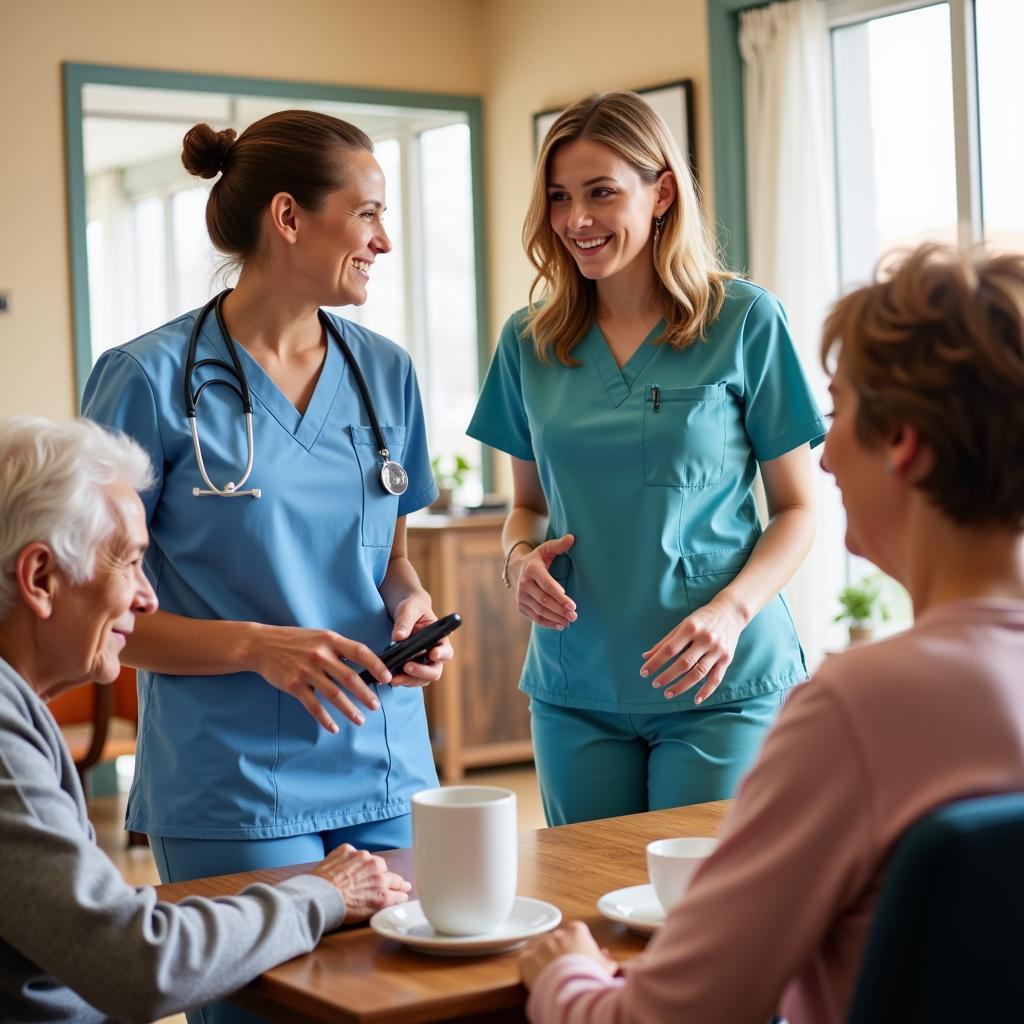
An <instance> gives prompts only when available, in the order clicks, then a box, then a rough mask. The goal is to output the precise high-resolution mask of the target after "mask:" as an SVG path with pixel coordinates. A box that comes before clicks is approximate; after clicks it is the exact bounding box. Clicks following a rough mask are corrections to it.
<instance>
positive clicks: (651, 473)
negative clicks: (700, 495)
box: [643, 381, 727, 489]
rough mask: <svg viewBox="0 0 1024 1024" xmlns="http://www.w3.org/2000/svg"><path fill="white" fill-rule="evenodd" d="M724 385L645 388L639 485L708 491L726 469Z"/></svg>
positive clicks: (654, 385) (655, 385)
mask: <svg viewBox="0 0 1024 1024" xmlns="http://www.w3.org/2000/svg"><path fill="white" fill-rule="evenodd" d="M726 401H727V394H726V390H725V383H724V381H723V382H722V383H719V384H707V385H702V386H701V387H694V388H662V387H659V386H658V385H657V384H648V385H647V388H646V389H645V392H644V430H643V443H644V482H645V483H646V484H647V485H648V486H650V487H686V488H691V489H696V488H701V487H711V486H712V485H713V484H716V483H718V481H719V480H720V479H721V478H722V471H723V468H724V466H725V434H726V431H725V413H726Z"/></svg>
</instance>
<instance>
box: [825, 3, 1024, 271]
mask: <svg viewBox="0 0 1024 1024" xmlns="http://www.w3.org/2000/svg"><path fill="white" fill-rule="evenodd" d="M894 7H896V8H899V10H897V11H896V13H890V12H891V11H892V9H893V8H894ZM829 11H830V17H831V22H832V33H831V34H832V61H833V86H834V88H833V100H834V110H835V128H836V131H835V136H836V138H835V144H836V183H837V197H838V217H839V239H840V243H839V244H840V273H841V278H842V283H843V286H844V289H845V288H846V287H848V286H850V285H852V284H853V283H855V282H858V281H864V280H866V279H867V278H868V277H869V276H870V274H871V269H872V267H873V266H874V263H875V262H876V260H877V259H878V257H879V256H881V255H882V254H883V253H885V252H887V251H889V250H890V249H892V248H894V247H895V246H900V245H912V244H914V243H917V242H920V241H923V240H925V239H937V240H941V241H956V240H958V239H959V240H960V241H961V242H970V241H973V240H984V241H986V242H987V243H990V244H992V245H996V246H1009V247H1013V248H1022V247H1024V190H1022V189H1021V188H1020V185H1019V178H1020V167H1021V166H1022V162H1024V134H1022V133H1021V131H1020V114H1019V110H1018V107H1019V97H1020V95H1021V92H1022V90H1024V64H1022V62H1021V61H1020V58H1019V55H1018V52H1017V51H1018V49H1019V45H1018V44H1019V41H1020V39H1021V37H1022V34H1024V4H1022V3H1020V0H948V2H945V0H944V2H941V3H936V2H934V0H928V2H926V0H917V2H913V0H904V2H902V3H893V2H891V0H888V2H885V3H880V2H879V0H829Z"/></svg>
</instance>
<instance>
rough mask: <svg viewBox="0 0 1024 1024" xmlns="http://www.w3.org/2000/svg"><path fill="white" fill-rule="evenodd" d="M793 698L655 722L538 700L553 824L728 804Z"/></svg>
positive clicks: (537, 727)
mask: <svg viewBox="0 0 1024 1024" xmlns="http://www.w3.org/2000/svg"><path fill="white" fill-rule="evenodd" d="M786 693H787V691H786V690H781V691H775V692H773V693H767V694H763V695H761V696H757V697H746V698H744V699H743V700H736V701H731V702H728V703H725V704H714V705H712V706H710V707H708V708H699V709H698V708H690V709H687V710H686V711H679V712H676V713H673V712H662V713H660V714H653V715H640V714H630V713H624V712H609V711H591V710H588V709H586V708H568V707H562V706H561V705H558V704H551V703H548V702H547V701H542V700H538V699H537V698H536V697H534V698H532V700H531V701H530V714H531V728H532V731H533V751H534V757H535V758H536V762H537V780H538V782H539V783H540V793H541V800H542V801H543V804H544V816H545V817H546V818H547V822H548V824H549V825H569V824H572V823H573V822H577V821H594V820H596V819H598V818H612V817H615V816H617V815H620V814H638V813H640V812H641V811H658V810H663V809H665V808H667V807H681V806H683V805H685V804H699V803H704V802H705V801H708V800H724V799H726V798H727V797H731V796H732V795H733V794H734V792H735V791H736V787H737V785H738V784H739V781H740V779H741V778H742V776H743V774H744V772H746V770H747V769H748V768H749V767H750V766H751V765H752V764H753V763H754V760H755V759H756V758H757V755H758V752H759V751H760V749H761V743H762V741H763V740H764V737H765V733H767V731H768V729H769V728H770V727H771V725H772V723H773V722H774V721H775V718H776V716H777V715H778V712H779V709H780V708H781V707H782V703H783V701H784V700H785V698H786Z"/></svg>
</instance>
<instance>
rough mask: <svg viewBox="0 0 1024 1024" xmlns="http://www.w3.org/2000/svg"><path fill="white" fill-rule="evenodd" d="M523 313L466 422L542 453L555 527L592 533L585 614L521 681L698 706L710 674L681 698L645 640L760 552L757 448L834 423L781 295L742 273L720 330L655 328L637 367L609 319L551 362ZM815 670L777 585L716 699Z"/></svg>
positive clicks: (645, 702)
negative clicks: (695, 338)
mask: <svg viewBox="0 0 1024 1024" xmlns="http://www.w3.org/2000/svg"><path fill="white" fill-rule="evenodd" d="M524 323H525V310H520V312H519V313H517V314H515V315H514V316H513V317H511V318H510V319H509V321H508V322H507V323H506V324H505V327H504V329H503V330H502V333H501V339H500V340H499V342H498V348H497V350H496V352H495V355H494V359H493V361H492V362H491V367H490V370H489V371H488V373H487V379H486V381H485V383H484V387H483V391H482V393H481V395H480V400H479V403H478V405H477V408H476V412H475V413H474V415H473V420H472V422H471V423H470V426H469V430H468V433H469V434H470V435H471V436H472V437H475V438H477V439H478V440H480V441H483V442H484V443H485V444H489V445H491V446H492V447H494V448H498V449H500V450H502V451H505V452H508V453H509V454H511V455H514V456H515V457H516V458H519V459H527V460H531V461H536V463H537V470H538V473H539V475H540V480H541V484H542V486H543V488H544V494H545V496H546V498H547V502H548V508H549V510H550V523H549V526H548V537H549V538H550V537H559V536H561V535H562V534H565V533H572V534H574V535H575V537H576V541H575V544H574V545H573V547H572V548H571V549H570V550H569V552H568V553H567V554H566V555H562V556H559V557H558V558H556V559H555V560H554V561H553V562H552V565H551V574H552V575H553V576H554V577H555V578H556V579H557V580H559V582H560V583H562V585H563V586H564V587H565V589H566V591H567V592H568V594H569V596H570V597H572V598H573V600H574V601H575V602H576V610H577V613H578V616H579V617H578V619H577V621H576V622H574V623H572V624H571V625H569V626H568V628H566V629H565V630H564V631H561V632H559V631H557V630H552V629H546V628H543V627H540V626H537V625H534V626H533V629H532V633H531V637H530V646H529V650H528V653H527V657H526V663H525V665H524V668H523V674H522V680H521V683H520V689H522V690H524V691H525V692H526V693H528V694H530V695H532V696H534V697H537V698H539V699H541V700H545V701H550V702H551V703H554V704H561V705H564V706H568V707H578V708H590V709H595V710H604V711H621V712H642V713H652V712H662V711H664V712H669V711H683V710H687V709H692V708H693V707H694V704H693V698H694V696H695V694H696V688H695V689H693V690H691V691H689V692H687V693H686V694H683V695H681V696H679V697H676V698H675V699H673V700H667V699H666V698H665V696H664V691H663V690H655V689H654V688H653V687H652V686H651V684H650V680H649V679H642V678H641V677H640V674H639V673H640V666H641V664H642V662H643V659H642V657H641V652H643V651H645V650H647V649H648V648H650V647H652V646H653V645H654V644H655V643H657V642H658V641H659V640H660V639H661V638H662V637H664V636H665V635H666V634H667V633H668V632H669V631H670V630H672V629H673V628H674V627H675V626H677V625H678V624H679V623H680V622H681V621H682V620H683V619H684V618H686V616H687V615H689V614H690V613H691V612H693V611H695V610H696V609H698V608H700V607H702V606H703V605H705V604H707V603H708V602H709V601H710V600H711V599H712V598H713V597H715V595H716V594H718V592H719V591H720V590H722V588H723V587H725V585H726V584H728V583H729V582H730V581H731V580H732V579H733V578H734V577H735V576H736V575H737V573H738V572H739V571H740V570H741V569H742V568H743V566H744V565H745V564H746V561H747V559H748V558H749V556H750V552H751V550H752V548H753V546H754V544H755V543H756V542H757V539H758V537H759V536H760V535H761V532H762V531H761V525H760V521H759V519H758V514H757V508H756V505H755V501H754V492H753V484H754V478H755V474H756V471H757V463H758V462H765V461H768V460H770V459H774V458H777V457H778V456H780V455H783V454H785V453H786V452H788V451H791V450H792V449H794V448H797V447H799V446H800V445H803V444H806V443H807V442H810V443H811V444H812V445H817V444H819V443H820V442H821V441H822V439H823V438H824V436H825V431H826V426H825V422H824V421H823V420H822V418H821V415H820V413H819V411H818V408H817V405H816V403H815V401H814V398H813V396H812V394H811V390H810V388H809V386H808V384H807V381H806V379H805V377H804V374H803V371H802V369H801V367H800V361H799V359H798V357H797V354H796V351H795V349H794V347H793V342H792V339H791V337H790V335H789V329H788V326H787V323H786V316H785V313H784V312H783V309H782V306H781V305H780V303H779V301H778V299H776V298H775V296H773V295H772V294H771V293H769V292H766V291H765V290H764V289H763V288H759V287H757V286H756V285H753V284H750V283H749V282H747V281H741V280H732V281H729V282H728V283H727V284H726V294H725V303H724V305H723V307H722V310H721V312H720V313H719V315H718V317H717V319H716V320H715V322H714V323H713V324H712V325H711V327H710V328H709V329H708V332H707V338H706V340H705V341H702V342H697V343H695V344H692V345H690V346H689V347H687V348H685V349H683V350H682V351H679V350H676V349H674V348H672V347H671V346H669V345H659V344H656V338H657V336H658V335H659V334H660V333H661V331H662V329H663V325H661V324H659V325H658V327H656V328H655V329H654V331H653V332H652V333H651V335H650V336H649V337H648V338H647V339H646V340H645V341H644V342H643V344H642V345H641V346H640V348H639V349H637V351H636V353H635V354H634V355H633V356H632V358H631V359H630V360H629V362H627V363H626V365H625V366H623V367H622V368H621V369H620V368H619V366H618V365H617V364H616V362H615V359H614V357H613V356H612V353H611V350H610V349H609V347H608V345H607V343H606V341H605V339H604V336H603V335H602V334H601V331H600V328H599V327H598V326H597V324H596V323H595V324H594V325H592V326H591V328H590V330H589V331H588V332H587V334H586V336H585V337H584V338H583V339H582V341H580V343H579V344H578V345H577V346H576V347H575V348H574V349H573V351H572V355H573V357H574V358H575V359H577V360H578V361H579V362H580V363H581V364H582V365H580V366H576V367H568V366H564V365H563V364H562V363H560V362H558V361H557V359H555V357H554V356H551V357H550V361H549V362H547V363H542V362H541V361H540V360H539V359H538V358H537V355H536V352H535V349H534V345H533V339H532V338H531V337H530V336H529V335H526V334H525V333H524V331H525V329H524ZM655 388H657V389H658V407H657V408H655V402H654V389H655ZM806 677H807V670H806V665H805V663H804V657H803V651H802V650H801V648H800V643H799V640H798V639H797V636H796V631H795V629H794V627H793V620H792V618H791V616H790V614H789V609H788V607H787V605H786V602H785V599H784V598H783V597H782V596H781V595H779V596H777V597H775V598H773V599H772V600H771V601H769V602H768V604H767V605H766V606H765V608H764V609H762V611H761V612H760V613H759V614H758V615H757V616H755V617H754V619H752V620H751V622H750V623H749V624H748V626H747V627H746V629H745V630H744V631H743V633H742V634H741V635H740V639H739V643H738V645H737V648H736V654H735V658H734V660H733V662H732V664H731V665H730V666H729V668H728V670H727V671H726V674H725V678H724V680H723V681H722V684H721V685H720V686H719V688H718V689H717V690H716V691H715V693H714V694H713V695H712V696H711V697H709V698H708V699H707V701H705V703H704V704H702V705H701V707H707V706H708V705H710V704H720V703H723V702H725V701H731V700H736V699H738V698H742V697H748V696H752V695H755V694H763V693H770V692H772V691H775V690H780V689H783V688H785V687H788V686H791V685H792V684H793V683H795V682H798V681H800V680H802V679H805V678H806Z"/></svg>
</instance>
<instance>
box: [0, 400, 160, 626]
mask: <svg viewBox="0 0 1024 1024" xmlns="http://www.w3.org/2000/svg"><path fill="white" fill-rule="evenodd" d="M122 480H123V481H124V482H126V483H127V484H129V485H130V486H131V487H134V488H135V489H136V490H137V491H145V490H148V489H149V488H150V487H152V486H153V483H154V480H155V477H154V475H153V468H152V465H151V464H150V461H149V456H148V455H147V454H146V452H145V451H144V450H143V449H142V448H141V447H140V445H139V444H138V443H137V442H136V441H133V440H132V439H131V438H130V437H127V436H126V435H123V434H111V433H109V432H108V431H106V430H104V429H103V427H101V426H99V425H98V424H96V423H92V422H90V421H89V420H73V421H72V422H70V423H51V422H50V421H49V420H44V419H41V418H39V417H35V416H12V417H10V418H9V419H0V622H3V621H5V619H6V618H7V616H8V615H9V614H10V612H11V609H12V608H13V607H14V605H15V602H16V601H17V595H18V587H17V583H16V581H15V578H14V567H15V563H16V561H17V558H18V555H19V553H20V552H21V550H22V549H23V548H24V547H25V545H26V544H31V543H32V542H34V541H41V542H42V543H44V544H46V545H47V546H48V547H49V548H50V550H51V551H52V552H53V553H54V555H55V556H56V558H57V563H58V565H59V566H60V567H61V569H63V570H64V572H66V573H67V575H68V577H69V579H70V580H71V582H72V583H81V582H83V581H84V580H87V579H90V578H91V577H92V574H93V570H94V568H95V565H96V553H97V551H98V550H99V547H100V545H101V544H102V543H103V542H104V541H105V540H107V539H108V538H109V537H110V536H111V535H112V534H113V533H114V531H115V530H116V529H117V526H118V522H117V519H116V518H115V514H114V510H113V509H112V508H111V505H110V502H109V500H108V499H107V496H106V494H105V488H107V487H108V486H110V484H113V483H116V482H118V481H122Z"/></svg>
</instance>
